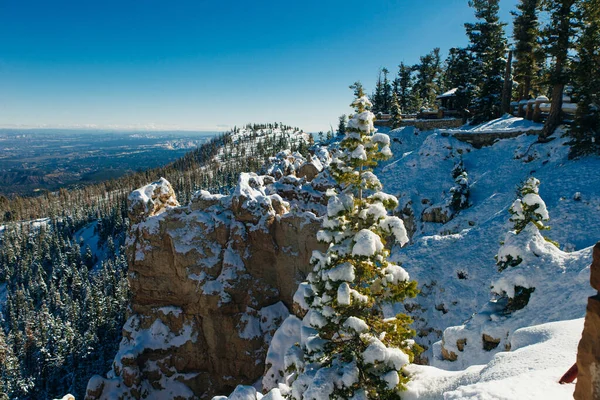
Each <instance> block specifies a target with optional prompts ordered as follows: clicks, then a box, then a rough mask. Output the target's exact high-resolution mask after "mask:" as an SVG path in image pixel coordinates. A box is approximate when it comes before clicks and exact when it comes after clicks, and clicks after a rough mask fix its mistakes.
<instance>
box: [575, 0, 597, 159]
mask: <svg viewBox="0 0 600 400" xmlns="http://www.w3.org/2000/svg"><path fill="white" fill-rule="evenodd" d="M582 19H583V21H582V25H583V28H582V32H581V35H580V37H579V41H578V43H577V45H576V48H577V53H578V57H577V60H576V61H575V63H574V71H573V72H574V73H573V81H574V86H575V88H574V93H573V97H575V98H576V99H577V100H578V103H577V114H576V116H575V121H574V124H573V126H572V129H571V136H572V137H573V140H572V142H571V152H570V154H569V156H570V157H571V158H573V157H578V156H582V155H586V154H591V153H596V154H600V50H599V49H600V1H599V0H585V1H583V4H582Z"/></svg>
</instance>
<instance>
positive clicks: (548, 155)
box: [377, 128, 600, 359]
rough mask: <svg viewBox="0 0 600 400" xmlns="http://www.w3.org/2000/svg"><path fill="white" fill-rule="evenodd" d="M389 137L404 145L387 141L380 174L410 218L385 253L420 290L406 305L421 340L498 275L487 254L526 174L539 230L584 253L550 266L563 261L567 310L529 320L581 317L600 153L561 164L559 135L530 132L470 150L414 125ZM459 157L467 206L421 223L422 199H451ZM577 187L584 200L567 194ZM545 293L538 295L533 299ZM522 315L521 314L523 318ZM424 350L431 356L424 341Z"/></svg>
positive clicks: (474, 302) (598, 201)
mask: <svg viewBox="0 0 600 400" xmlns="http://www.w3.org/2000/svg"><path fill="white" fill-rule="evenodd" d="M390 136H391V137H392V138H397V139H399V140H400V141H401V142H402V143H400V142H398V141H393V142H392V144H393V148H392V150H393V151H394V154H395V157H396V158H395V160H393V161H390V162H389V163H388V164H387V165H384V166H382V167H380V168H379V169H378V171H377V174H378V176H379V178H380V180H381V181H382V182H383V184H384V188H385V190H386V191H387V192H389V193H392V194H395V195H397V196H398V197H399V198H400V201H401V204H402V203H404V204H408V205H409V207H410V208H411V209H412V211H413V213H414V216H415V219H416V221H417V222H416V225H417V231H416V233H415V235H414V236H413V238H412V244H410V245H409V246H406V247H405V248H403V249H398V248H396V249H394V251H393V257H392V258H393V259H394V260H397V261H401V262H402V263H403V266H404V267H405V268H406V269H407V271H408V272H409V273H410V274H411V277H412V278H413V279H416V280H417V281H418V282H419V286H420V288H421V291H422V293H421V295H419V296H418V297H417V299H415V300H414V301H415V305H414V306H412V307H411V308H410V309H411V311H412V315H413V316H414V317H415V319H416V320H417V321H416V323H415V328H416V329H417V333H418V334H419V336H420V337H419V338H418V339H417V340H418V341H419V342H420V343H422V344H423V345H425V346H428V347H430V346H431V344H433V343H434V342H436V341H437V340H439V339H441V333H442V331H443V330H444V329H445V328H447V327H450V326H454V325H460V324H462V323H463V322H464V321H465V320H467V319H468V318H470V317H471V315H473V313H476V312H478V311H480V309H481V308H482V307H483V306H484V305H486V303H487V302H488V300H489V299H490V290H489V287H490V284H491V282H492V281H494V280H496V279H498V277H499V273H498V272H497V268H496V265H495V260H494V255H495V254H496V253H497V251H498V247H499V245H500V241H501V240H502V239H503V237H504V235H505V233H506V232H507V231H508V230H509V229H510V228H511V226H512V224H510V223H509V222H508V218H509V214H508V211H507V210H508V208H509V207H510V205H511V204H512V202H513V201H514V199H515V189H516V187H517V185H518V184H519V183H520V182H521V181H524V180H525V179H526V178H528V177H529V176H531V175H532V174H535V176H536V177H537V178H538V179H539V180H540V181H541V187H540V195H541V196H542V198H543V199H544V200H545V201H546V204H547V206H548V210H549V213H550V218H551V219H550V222H549V225H550V226H551V227H552V229H551V230H550V231H548V232H547V233H546V235H547V236H549V237H550V238H551V239H553V240H556V241H558V242H559V243H560V245H561V248H562V249H563V250H569V251H571V250H581V249H585V250H583V251H581V252H578V253H572V254H566V253H563V255H562V256H561V257H562V259H561V260H559V259H557V265H558V264H563V265H567V266H568V268H566V272H565V274H566V275H564V277H565V278H568V281H567V282H566V287H567V288H570V289H569V290H568V293H564V299H565V300H568V301H569V302H570V303H569V304H570V307H564V310H563V311H564V312H565V313H566V314H562V315H559V314H556V313H547V314H542V315H532V318H533V317H535V318H534V320H535V322H537V323H543V322H548V321H555V320H558V319H566V318H577V317H581V316H583V314H584V311H585V299H586V296H588V295H589V294H590V293H591V289H589V286H588V284H587V279H588V276H589V275H588V273H587V272H586V270H585V268H586V267H587V266H588V265H589V263H590V261H591V256H590V250H589V249H586V248H587V247H589V246H592V245H593V244H595V243H596V241H597V240H599V239H600V225H598V224H593V223H590V221H597V220H599V218H600V198H599V196H598V194H599V193H598V192H600V189H599V188H600V174H598V171H600V159H599V158H598V157H590V158H586V159H582V160H568V158H567V153H568V147H567V146H565V142H566V141H567V139H565V138H557V139H555V140H554V141H552V142H550V143H546V144H534V142H535V141H536V137H535V136H525V135H522V136H520V137H518V138H514V139H505V140H501V141H499V142H498V143H496V144H495V145H493V146H491V147H485V148H483V149H480V150H476V149H474V148H472V147H471V146H470V145H468V144H465V143H462V142H459V141H458V140H456V139H454V138H452V137H444V136H441V135H440V134H439V133H438V132H435V131H431V132H421V133H419V138H418V139H417V137H416V136H415V135H414V129H413V128H403V129H399V130H395V131H392V132H390ZM423 136H424V137H425V138H423ZM407 153H410V154H407ZM461 153H462V154H461ZM461 158H462V160H463V163H464V165H465V168H466V170H467V172H468V174H469V178H470V182H471V198H470V200H471V203H472V206H471V207H470V208H468V209H466V210H462V211H461V212H460V213H459V214H458V215H456V216H455V217H454V219H452V220H451V221H449V222H447V223H446V224H440V223H422V222H420V221H419V219H420V218H419V216H420V215H421V213H422V212H423V210H425V209H426V208H427V207H429V206H430V204H429V203H431V204H441V203H444V202H445V199H447V198H448V196H449V194H448V191H449V189H450V187H451V186H452V185H453V180H452V177H451V170H452V167H453V165H454V164H455V163H456V162H457V161H458V160H459V159H461ZM577 192H580V193H581V201H576V200H574V195H575V193H577ZM427 200H428V201H429V202H428V201H427ZM424 202H425V203H428V204H423V203H424ZM582 216H585V218H584V217H582ZM561 253H562V252H561ZM559 258H560V257H559ZM555 267H556V265H555ZM557 273H560V271H559V272H557ZM561 278H562V276H556V277H555V279H561ZM565 290H566V289H565ZM571 294H573V296H571ZM543 295H544V293H542V292H540V291H538V292H537V293H535V294H534V295H533V296H534V297H536V296H543ZM546 295H548V294H546ZM548 307H549V308H551V307H552V306H551V305H549V306H548ZM396 311H402V307H399V308H397V309H396ZM528 318H529V317H528V316H523V318H522V323H523V324H525V323H527V321H528ZM531 322H533V321H530V323H531ZM522 326H525V325H522ZM518 327H519V326H516V327H515V328H518ZM425 356H426V357H427V358H429V359H430V358H431V357H432V356H433V353H432V352H431V347H430V349H429V350H428V351H427V352H426V353H425ZM490 357H491V355H490Z"/></svg>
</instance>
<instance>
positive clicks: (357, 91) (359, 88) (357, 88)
mask: <svg viewBox="0 0 600 400" xmlns="http://www.w3.org/2000/svg"><path fill="white" fill-rule="evenodd" d="M349 88H350V89H352V91H353V93H354V96H355V97H359V95H360V96H362V94H364V93H365V89H364V87H363V85H362V83H360V81H356V82H354V83H353V84H352V85H350V86H349ZM361 93H362V94H361Z"/></svg>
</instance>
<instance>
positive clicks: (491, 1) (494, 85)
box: [465, 0, 506, 122]
mask: <svg viewBox="0 0 600 400" xmlns="http://www.w3.org/2000/svg"><path fill="white" fill-rule="evenodd" d="M469 6H471V7H473V8H474V9H475V17H476V18H477V19H478V22H475V23H466V24H465V29H466V31H467V36H468V37H469V40H470V42H471V45H470V46H469V50H470V51H471V53H472V55H473V59H474V62H475V64H474V69H473V73H474V76H475V101H474V104H473V105H474V110H475V120H474V121H475V122H481V121H485V120H490V119H493V118H497V117H499V116H500V101H501V98H500V97H501V94H502V87H503V81H504V78H503V74H504V70H505V65H506V59H505V56H506V38H505V36H504V26H505V25H506V24H505V23H502V22H500V18H499V16H498V12H499V10H500V6H499V0H470V1H469Z"/></svg>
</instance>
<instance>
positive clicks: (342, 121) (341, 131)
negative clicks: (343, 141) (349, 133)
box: [338, 114, 348, 136]
mask: <svg viewBox="0 0 600 400" xmlns="http://www.w3.org/2000/svg"><path fill="white" fill-rule="evenodd" d="M347 122H348V117H346V114H342V115H340V118H339V123H338V135H339V136H343V135H345V134H346V123H347Z"/></svg>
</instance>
